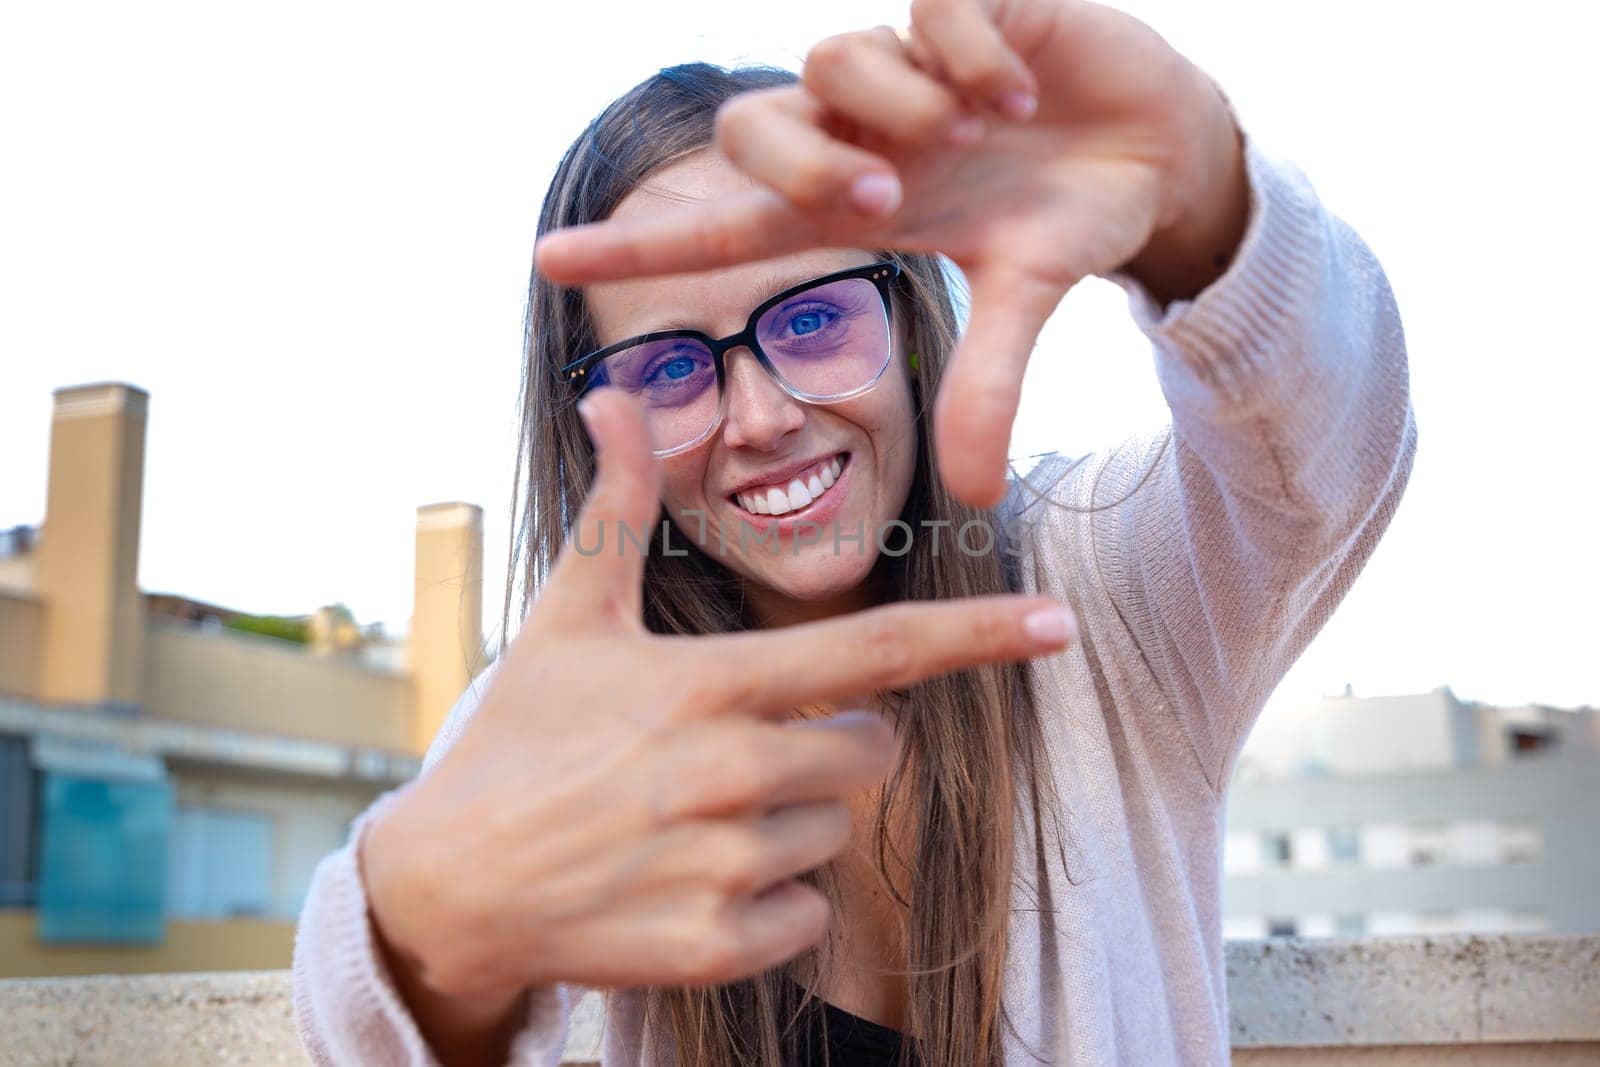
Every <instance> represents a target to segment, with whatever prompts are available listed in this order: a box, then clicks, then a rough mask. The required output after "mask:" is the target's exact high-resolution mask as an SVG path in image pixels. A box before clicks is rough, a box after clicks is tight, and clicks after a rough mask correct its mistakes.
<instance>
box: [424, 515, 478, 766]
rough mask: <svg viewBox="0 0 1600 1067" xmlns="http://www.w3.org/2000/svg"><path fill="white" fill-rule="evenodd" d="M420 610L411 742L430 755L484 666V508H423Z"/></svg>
mask: <svg viewBox="0 0 1600 1067" xmlns="http://www.w3.org/2000/svg"><path fill="white" fill-rule="evenodd" d="M413 604H414V607H413V614H412V617H411V688H412V694H413V700H414V702H415V703H414V705H413V709H412V716H411V725H412V729H411V739H412V747H413V748H415V749H416V751H418V752H423V751H425V750H426V749H427V747H428V743H429V742H430V741H432V740H433V735H434V734H436V733H438V731H439V726H440V724H441V723H443V722H444V717H445V714H446V713H447V712H449V710H450V708H451V706H452V705H453V704H455V702H456V698H457V697H459V696H460V695H461V693H462V691H463V690H465V689H466V687H467V683H468V682H470V681H471V680H472V679H473V678H474V677H476V676H477V674H478V672H479V671H480V670H482V669H483V666H484V649H483V509H482V508H480V507H478V506H477V505H475V504H459V503H450V504H429V505H427V506H426V507H420V508H418V509H417V569H416V595H415V599H414V601H413Z"/></svg>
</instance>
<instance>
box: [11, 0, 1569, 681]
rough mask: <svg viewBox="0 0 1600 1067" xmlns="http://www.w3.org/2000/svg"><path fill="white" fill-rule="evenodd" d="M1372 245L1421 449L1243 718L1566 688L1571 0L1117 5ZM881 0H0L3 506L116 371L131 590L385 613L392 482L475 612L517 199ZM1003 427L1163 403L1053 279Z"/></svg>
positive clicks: (1155, 414) (1082, 420) (1238, 0)
mask: <svg viewBox="0 0 1600 1067" xmlns="http://www.w3.org/2000/svg"><path fill="white" fill-rule="evenodd" d="M1123 6H1124V7H1125V9H1127V10H1129V11H1130V12H1132V13H1134V14H1136V15H1138V16H1139V17H1141V18H1143V19H1145V20H1146V21H1147V22H1149V23H1150V24H1151V25H1153V26H1155V27H1156V28H1157V29H1158V30H1160V31H1161V32H1162V33H1163V34H1164V35H1165V36H1166V37H1167V39H1168V40H1170V41H1171V42H1172V43H1173V44H1174V45H1175V46H1176V47H1178V48H1179V49H1180V50H1182V51H1184V52H1185V53H1186V54H1187V55H1189V56H1190V57H1191V58H1193V59H1194V60H1195V61H1196V62H1198V63H1199V64H1200V65H1201V66H1203V67H1204V68H1205V69H1206V70H1207V71H1208V72H1209V73H1211V74H1212V75H1213V76H1214V77H1215V78H1216V79H1217V80H1218V81H1219V82H1220V83H1221V84H1222V85H1223V87H1224V88H1225V89H1226V90H1227V91H1228V93H1229V95H1230V96H1231V97H1232V98H1233V100H1234V101H1235V104H1236V106H1237V107H1238V109H1239V111H1240V113H1241V115H1242V117H1243V119H1244V121H1245V123H1246V124H1247V126H1248V127H1249V128H1250V129H1251V131H1252V133H1253V134H1254V135H1255V136H1257V137H1258V138H1259V139H1260V140H1261V141H1262V143H1263V144H1264V145H1265V146H1266V147H1267V148H1268V150H1269V151H1270V152H1271V153H1272V154H1275V155H1278V156H1281V157H1284V158H1287V159H1290V160H1293V161H1294V162H1296V163H1297V164H1299V165H1300V166H1301V167H1302V168H1303V169H1304V170H1305V171H1306V173H1307V174H1308V175H1309V176H1310V178H1311V180H1312V181H1313V182H1314V183H1315V185H1316V186H1317V188H1318V190H1319V192H1320V193H1321V195H1322V197H1323V199H1324V201H1325V202H1326V203H1327V204H1328V205H1330V207H1332V208H1333V210H1335V211H1336V212H1338V213H1339V214H1340V215H1341V216H1343V217H1344V218H1346V219H1347V220H1349V221H1350V222H1351V223H1352V224H1353V225H1355V227H1356V228H1357V229H1358V230H1359V231H1360V232H1361V233H1362V235H1363V236H1364V237H1365V238H1366V239H1367V241H1368V243H1369V244H1371V246H1372V247H1373V248H1374V250H1375V251H1376V252H1377V254H1378V256H1379V258H1380V259H1381V260H1382V262H1383V264H1384V265H1385V267H1386V269H1387V271H1388V274H1389V277H1390V280H1391V283H1392V284H1393V286H1394V289H1395V291H1396V294H1397V296H1398V300H1399V304H1400V308H1401V312H1402V315H1403V317H1404V321H1405V325H1406V332H1407V336H1408V340H1409V344H1410V351H1411V358H1412V372H1413V385H1414V391H1415V402H1416V407H1417V410H1418V416H1419V423H1420V427H1421V436H1420V440H1421V446H1420V451H1419V456H1418V460H1417V466H1416V472H1415V475H1414V477H1413V480H1412V483H1411V487H1410V490H1409V492H1408V493H1407V496H1406V499H1405V502H1404V504H1403V505H1402V507H1401V510H1400V513H1399V515H1398V517H1397V519H1396V520H1395V523H1394V525H1393V527H1392V528H1391V531H1390V533H1389V535H1388V537H1387V539H1386V540H1385V542H1384V543H1383V545H1382V546H1381V548H1380V549H1379V551H1378V553H1377V555H1376V556H1375V557H1374V559H1373V560H1372V562H1371V564H1370V565H1369V566H1368V568H1367V570H1366V572H1365V573H1364V574H1363V576H1362V578H1361V580H1360V581H1359V582H1358V583H1357V585H1356V588H1355V590H1354V591H1353V592H1352V593H1351V595H1350V596H1349V598H1348V600H1347V601H1346V602H1345V605H1344V607H1342V608H1341V609H1340V611H1339V613H1338V615H1337V616H1336V617H1335V619H1334V620H1333V622H1332V623H1330V625H1329V626H1328V628H1327V629H1326V631H1325V632H1324V633H1323V635H1322V636H1321V637H1320V638H1319V639H1318V640H1317V642H1316V643H1315V644H1314V645H1313V646H1312V649H1311V650H1310V651H1309V652H1308V653H1307V654H1306V656H1305V657H1304V658H1303V659H1302V660H1301V662H1300V663H1299V664H1298V665H1297V666H1296V668H1295V670H1294V671H1293V672H1292V673H1291V675H1290V676H1289V678H1288V679H1287V680H1286V681H1285V683H1284V685H1283V686H1282V687H1281V688H1280V690H1279V693H1278V695H1277V696H1276V697H1275V698H1274V704H1275V706H1278V707H1287V706H1289V705H1292V704H1293V703H1295V702H1297V701H1298V700H1300V699H1303V698H1305V697H1308V696H1315V695H1317V694H1318V693H1321V692H1323V691H1332V690H1336V689H1340V688H1342V687H1343V686H1344V684H1345V683H1346V682H1349V683H1351V684H1353V685H1354V686H1355V688H1356V691H1357V692H1358V693H1363V694H1373V693H1380V692H1402V691H1419V690H1425V689H1430V688H1432V687H1434V686H1436V685H1440V684H1446V683H1448V684H1450V685H1452V686H1453V687H1454V688H1455V690H1456V692H1457V693H1458V694H1460V695H1462V696H1465V697H1472V698H1479V699H1488V700H1496V701H1502V702H1513V703H1520V702H1523V701H1527V700H1541V701H1547V702H1554V703H1567V704H1578V703H1600V666H1597V665H1600V653H1597V650H1596V647H1595V646H1596V638H1597V637H1600V627H1597V626H1596V623H1595V618H1596V614H1595V613H1596V594H1597V593H1600V565H1597V563H1596V559H1595V555H1594V553H1593V551H1592V546H1593V544H1594V541H1595V534H1596V528H1597V525H1596V519H1597V513H1600V508H1597V504H1596V488H1595V487H1596V484H1597V480H1596V478H1595V476H1594V473H1593V471H1592V468H1591V463H1592V460H1593V455H1594V448H1593V447H1592V443H1591V442H1592V435H1591V432H1590V423H1591V421H1592V419H1593V417H1594V410H1595V406H1596V397H1597V391H1600V390H1597V387H1600V371H1597V369H1596V368H1597V360H1600V345H1597V343H1596V341H1595V333H1594V330H1593V327H1592V325H1591V324H1590V323H1589V321H1588V319H1589V315H1588V314H1587V312H1588V311H1589V309H1590V308H1591V307H1592V306H1593V299H1594V290H1595V285H1596V282H1597V281H1600V271H1597V270H1596V268H1595V260H1594V256H1595V252H1596V249H1597V248H1600V225H1597V220H1596V215H1597V209H1596V196H1595V189H1596V182H1597V178H1596V173H1595V156H1596V153H1595V134H1594V124H1593V105H1594V103H1595V101H1596V100H1600V84H1597V83H1600V77H1597V75H1596V73H1595V69H1596V63H1595V62H1594V60H1593V57H1592V55H1591V50H1592V42H1593V40H1594V37H1593V35H1592V33H1591V32H1588V29H1587V27H1585V26H1581V25H1578V24H1577V23H1578V21H1579V20H1580V19H1581V18H1582V17H1583V16H1582V15H1580V14H1578V13H1579V12H1583V11H1584V10H1585V5H1577V4H1571V3H1557V2H1549V0H1538V2H1529V3H1522V4H1518V5H1515V6H1512V7H1507V6H1505V5H1489V4H1454V5H1444V4H1434V3H1419V2H1415V0H1412V2H1408V3H1401V2H1395V0H1388V2H1370V0H1368V2H1352V0H1341V2H1338V3H1330V2H1325V0H1297V2H1295V3H1292V4H1284V3H1268V2H1248V3H1247V2H1243V0H1213V2H1210V3H1204V4H1196V3H1193V2H1192V0H1189V2H1182V3H1180V2H1172V0H1143V2H1134V3H1127V4H1125V5H1123ZM906 7H907V4H906V2H905V0H892V2H877V0H848V2H844V0H814V2H809V3H805V4H780V3H766V2H759V3H751V2H750V0H694V2H685V3H677V4H653V3H652V4H644V3H635V4H626V5H624V4H617V3H609V4H607V3H590V4H573V5H565V4H562V5H555V4H544V3H534V2H528V3H524V4H520V5H515V6H503V7H501V6H488V5H477V4H470V5H466V4H463V5H450V6H449V7H448V8H445V7H444V6H443V5H440V6H436V7H433V8H422V7H419V6H413V5H399V4H393V3H389V4H363V5H358V4H352V3H325V2H320V0H319V2H317V3H308V2H305V0H290V2H284V3H278V4H273V5H265V4H260V5H249V6H246V5H231V4H215V3H192V4H180V3H171V2H165V0H158V2H152V3H142V4H137V5H127V4H108V3H100V4H91V3H78V4H10V5H6V6H5V7H4V8H3V9H0V155H3V157H4V162H3V164H0V527H4V526H10V525H12V524H14V523H22V522H26V523H36V522H38V521H40V520H41V519H42V518H43V512H44V502H45V479H46V473H47V452H48V441H49V419H50V405H51V400H50V392H51V390H52V389H53V388H55V387H57V386H61V385H69V384H77V383H81V382H88V381H98V380H103V379H117V380H123V381H128V382H132V383H134V384H136V385H138V386H141V387H143V388H144V389H147V390H149V391H150V393H151V407H150V425H149V440H148V451H147V458H146V468H145V479H146V480H145V498H144V506H145V517H144V528H143V541H142V544H141V550H140V564H139V579H140V584H141V585H142V586H143V587H144V588H145V589H147V590H151V591H164V592H179V593H183V594H186V595H189V596H193V597H197V598H199V599H203V600H208V601H215V602H219V603H222V604H226V605H229V606H233V607H237V608H241V609H245V610H251V611H258V612H263V613H286V614H287V613H298V612H305V611H309V610H312V609H314V608H316V607H317V606H319V605H321V604H325V603H330V602H333V601H339V600H342V601H344V602H346V603H347V604H349V605H350V606H351V607H352V608H353V610H354V611H355V612H356V614H357V617H358V618H359V619H361V620H362V621H363V622H366V621H372V620H375V619H381V620H385V621H387V622H390V623H397V624H404V623H405V620H406V618H407V616H408V615H409V613H410V601H411V580H412V577H411V565H412V545H413V529H414V520H415V508H416V507H417V506H418V505H420V504H426V503H431V502H435V501H440V500H467V501H471V502H474V503H479V504H481V505H483V506H484V508H485V519H486V532H487V555H488V557H489V558H488V562H487V573H486V584H487V588H486V597H485V600H486V605H485V606H486V616H488V618H489V619H490V620H491V624H492V621H493V620H497V619H498V615H499V597H500V582H501V580H502V578H503V574H504V554H505V547H506V538H507V531H508V523H509V516H508V512H507V504H508V499H509V494H510V476H511V467H510V464H511V460H512V452H513V447H514V443H515V437H514V428H513V423H512V416H513V411H514V407H515V402H516V392H517V381H518V374H519V362H520V358H521V351H520V348H521V337H520V329H521V314H522V301H523V294H524V291H525V286H526V281H527V271H528V265H529V253H530V249H531V247H532V239H533V230H534V222H535V218H536V214H537V211H538V207H539V201H540V198H541V196H542V195H543V192H544V189H545V186H546V184H547V182H548V180H549V177H550V174H551V172H552V170H553V168H554V166H555V163H556V161H557V159H558V157H559V155H560V153H561V151H562V150H563V149H564V148H565V147H566V145H567V144H568V143H569V142H570V141H571V140H572V138H573V137H574V136H575V135H576V134H577V133H578V132H579V131H580V130H581V128H582V127H583V125H584V124H585V123H586V122H587V121H588V120H589V119H590V118H591V117H592V116H593V115H594V114H595V113H596V112H597V111H599V109H600V108H601V107H603V106H604V104H605V103H607V102H608V101H609V100H611V99H612V98H613V97H615V96H616V95H617V94H618V93H620V92H621V91H623V90H624V89H626V88H627V87H628V86H630V85H632V84H633V83H635V82H636V81H638V80H640V79H641V78H642V77H644V76H645V75H647V74H649V73H650V72H652V71H653V70H655V69H656V68H658V67H661V66H665V65H669V64H673V63H678V62H684V61H688V60H693V59H706V60H711V61H715V62H722V63H727V62H733V61H738V60H747V61H748V60H764V61H773V62H779V63H782V64H784V65H787V66H789V67H790V68H791V69H796V68H798V66H799V64H800V63H801V62H802V60H803V57H804V54H805V51H806V49H807V48H808V47H809V46H810V45H811V44H814V43H815V42H816V41H817V40H820V39H821V38H822V37H825V36H828V35H830V34H832V33H836V32H840V31H844V30H850V29H858V28H864V27H867V26H871V25H874V24H877V23H892V24H893V23H901V22H903V21H904V15H905V11H906ZM1028 390H1029V391H1028V396H1027V399H1026V401H1025V406H1024V411H1023V415H1022V418H1021V421H1020V423H1019V426H1018V430H1017V435H1016V437H1015V438H1014V440H1013V451H1014V452H1016V453H1018V454H1023V453H1031V452H1038V451H1044V450H1049V449H1060V450H1063V451H1068V452H1074V453H1076V452H1083V451H1088V450H1091V449H1094V448H1097V447H1100V446H1103V445H1105V444H1107V443H1109V442H1112V441H1116V440H1119V439H1121V438H1122V437H1123V436H1125V435H1126V434H1128V433H1130V432H1133V431H1135V430H1140V429H1147V428H1151V427H1154V426H1157V425H1160V424H1161V423H1162V422H1163V421H1164V420H1165V417H1166V416H1165V411H1166V409H1165V406H1164V403H1163V401H1162V398H1161V395H1160V393H1159V391H1158V389H1157V387H1156V383H1155V377H1154V374H1153V372H1152V370H1151V363H1150V358H1149V346H1148V342H1147V341H1146V340H1145V339H1144V337H1143V336H1142V335H1140V334H1139V333H1138V331H1137V330H1136V329H1135V328H1134V327H1133V325H1132V323H1131V320H1130V319H1129V318H1128V315H1127V310H1126V304H1125V301H1124V298H1123V296H1122V294H1121V292H1120V291H1119V290H1117V289H1116V288H1114V287H1112V286H1110V285H1108V284H1107V283H1104V282H1098V281H1091V282H1088V283H1085V284H1084V285H1083V286H1082V287H1081V288H1080V290H1078V291H1076V292H1074V293H1073V294H1072V295H1071V296H1069V298H1068V299H1067V301H1066V302H1065V303H1064V304H1063V305H1062V308H1061V310H1060V311H1059V312H1058V313H1057V315H1056V317H1055V319H1054V320H1053V321H1052V322H1051V323H1050V325H1049V327H1048V328H1047V330H1046V332H1045V334H1044V337H1043V338H1042V341H1041V344H1040V347H1039V349H1038V351H1037V353H1036V355H1035V364H1034V369H1033V370H1032V371H1031V372H1030V376H1029V382H1028Z"/></svg>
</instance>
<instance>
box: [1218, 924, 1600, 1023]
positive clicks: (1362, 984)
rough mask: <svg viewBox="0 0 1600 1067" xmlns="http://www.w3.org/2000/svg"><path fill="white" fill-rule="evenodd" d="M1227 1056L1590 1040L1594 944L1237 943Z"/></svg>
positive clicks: (1599, 984)
mask: <svg viewBox="0 0 1600 1067" xmlns="http://www.w3.org/2000/svg"><path fill="white" fill-rule="evenodd" d="M1227 968H1228V1000H1229V1014H1230V1016H1231V1018H1230V1020H1229V1021H1230V1035H1229V1036H1230V1039H1231V1040H1232V1042H1233V1046H1234V1048H1239V1049H1244V1048H1253V1047H1278V1048H1282V1047H1304V1046H1313V1045H1331V1046H1353V1045H1354V1046H1365V1045H1453V1044H1464V1045H1472V1044H1484V1043H1500V1042H1518V1041H1524V1042H1526V1041H1584V1042H1594V1041H1600V935H1593V934H1536V935H1527V934H1517V935H1495V936H1476V935H1462V936H1450V937H1383V938H1360V939H1356V940H1326V941H1323V940H1317V941H1300V940H1292V939H1291V940H1276V941H1237V942H1230V943H1229V944H1228V946H1227Z"/></svg>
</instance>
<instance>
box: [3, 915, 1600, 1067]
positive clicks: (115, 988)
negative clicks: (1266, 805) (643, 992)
mask: <svg viewBox="0 0 1600 1067" xmlns="http://www.w3.org/2000/svg"><path fill="white" fill-rule="evenodd" d="M1227 971H1228V990H1229V998H1230V1001H1231V1005H1232V1020H1231V1023H1232V1040H1233V1045H1234V1048H1236V1049H1238V1050H1239V1051H1240V1052H1241V1056H1240V1062H1249V1063H1266V1062H1269V1059H1270V1057H1269V1056H1268V1055H1267V1053H1268V1050H1274V1049H1299V1050H1304V1055H1302V1056H1298V1057H1296V1058H1295V1059H1294V1060H1293V1062H1305V1063H1311V1062H1319V1063H1320V1062H1332V1061H1324V1060H1322V1059H1317V1058H1315V1057H1318V1056H1323V1055H1331V1053H1332V1051H1333V1050H1338V1049H1343V1050H1345V1051H1346V1052H1348V1053H1354V1052H1356V1051H1357V1050H1362V1055H1363V1056H1364V1057H1366V1058H1364V1059H1362V1061H1361V1062H1363V1063H1367V1062H1371V1063H1378V1062H1384V1063H1391V1062H1392V1063H1401V1062H1404V1063H1422V1062H1434V1061H1435V1060H1437V1059H1440V1058H1441V1057H1442V1058H1449V1059H1452V1061H1453V1062H1460V1063H1464V1062H1468V1061H1470V1062H1474V1063H1476V1062H1491V1061H1492V1060H1493V1058H1494V1056H1493V1054H1488V1055H1489V1058H1488V1059H1473V1058H1472V1057H1473V1056H1475V1055H1476V1056H1480V1057H1481V1056H1482V1055H1485V1054H1487V1053H1486V1052H1485V1050H1483V1049H1481V1048H1480V1049H1479V1050H1478V1052H1476V1053H1474V1052H1471V1051H1470V1050H1471V1047H1472V1046H1484V1045H1490V1046H1499V1050H1498V1051H1499V1052H1502V1053H1503V1052H1505V1051H1507V1050H1509V1049H1512V1048H1515V1047H1520V1046H1539V1047H1542V1048H1550V1047H1551V1046H1554V1050H1553V1051H1555V1052H1557V1053H1559V1050H1560V1049H1561V1048H1562V1047H1563V1046H1564V1047H1565V1048H1566V1049H1567V1051H1568V1052H1571V1053H1573V1054H1574V1055H1580V1056H1581V1055H1591V1054H1593V1053H1594V1052H1595V1050H1596V1049H1597V1048H1600V935H1538V936H1524V935H1517V936H1504V937H1499V936H1497V937H1476V936H1460V937H1431V938H1424V937H1396V938H1366V939H1361V940H1356V941H1294V940H1288V941H1242V942H1232V943H1230V944H1229V945H1228V946H1227ZM598 1006H599V1004H598V997H596V996H591V997H588V998H585V1000H584V1001H583V1002H582V1004H581V1005H580V1007H579V1011H578V1014H577V1016H576V1017H575V1018H574V1020H573V1027H572V1033H571V1034H570V1040H569V1041H568V1044H567V1049H566V1059H567V1062H568V1063H591V1062H594V1061H595V1060H597V1059H598V1058H599V1056H598V1039H599V1022H600V1020H599V1018H598V1013H597V1009H598ZM1448 1046H1456V1048H1455V1050H1454V1053H1452V1050H1451V1049H1450V1048H1449V1047H1448ZM1407 1050H1409V1051H1407ZM1430 1050H1431V1051H1430ZM1255 1053H1259V1055H1256V1054H1255ZM1305 1056H1312V1057H1313V1058H1312V1059H1306V1058H1305ZM1393 1057H1398V1058H1393ZM303 1062H305V1058H304V1055H303V1054H302V1052H301V1051H300V1045H299V1041H298V1040H297V1038H296V1036H295V1031H294V1020H293V1014H292V1010H291V1007H290V996H289V976H288V974H287V972H283V971H270V972H231V973H222V974H178V975H139V976H134V977H111V976H106V977H95V978H40V979H16V980H9V981H0V1063H8V1064H9V1063H18V1064H23V1063H26V1064H66V1063H71V1064H74V1065H76V1067H88V1065H93V1064H126V1063H161V1064H168V1065H172V1067H182V1065H186V1064H231V1063H250V1064H276V1063H303ZM1271 1062H1279V1061H1278V1060H1276V1059H1272V1060H1271ZM1283 1062H1290V1061H1288V1060H1284V1061H1283ZM1549 1062H1552V1063H1553V1062H1557V1060H1556V1059H1551V1060H1550V1061H1549ZM1560 1062H1566V1060H1564V1059H1562V1060H1560ZM1574 1062H1576V1061H1574Z"/></svg>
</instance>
